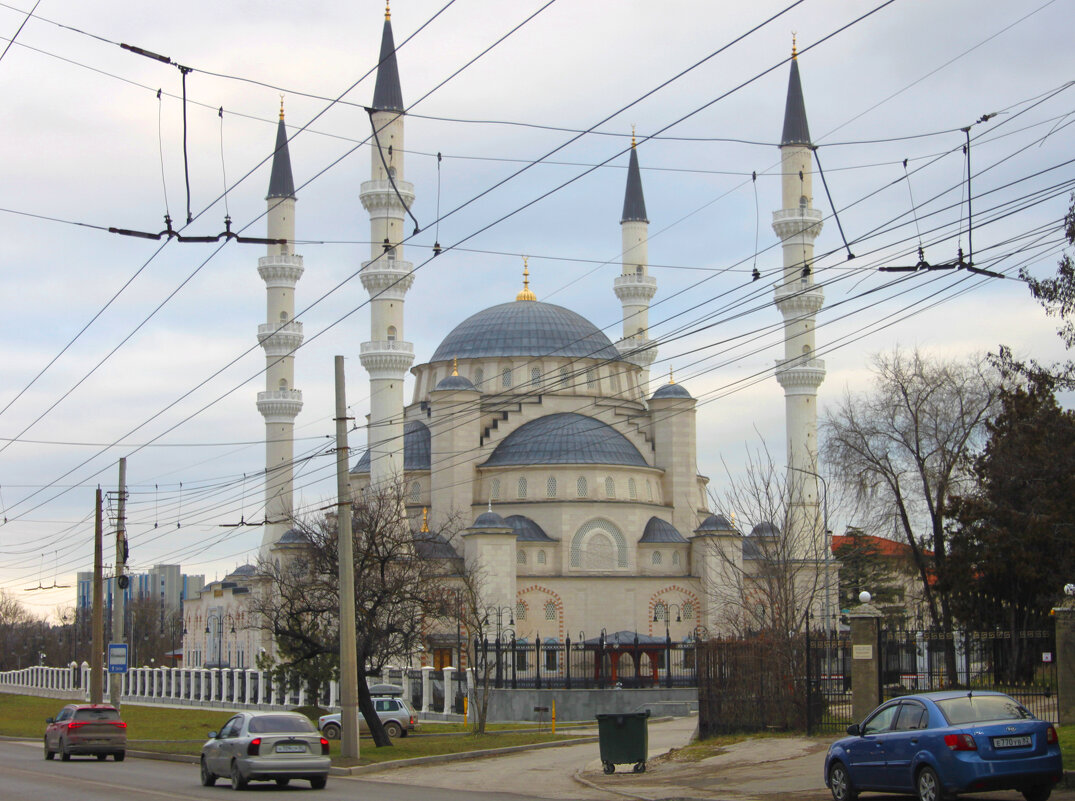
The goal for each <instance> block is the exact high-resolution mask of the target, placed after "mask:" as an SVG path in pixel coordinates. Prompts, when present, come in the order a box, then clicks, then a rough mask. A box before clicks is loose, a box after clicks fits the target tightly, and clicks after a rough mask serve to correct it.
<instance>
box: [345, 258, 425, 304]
mask: <svg viewBox="0 0 1075 801" xmlns="http://www.w3.org/2000/svg"><path fill="white" fill-rule="evenodd" d="M358 277H359V278H360V279H361V280H362V286H364V287H365V288H366V291H367V292H369V293H370V298H371V299H374V300H403V299H404V298H405V297H406V295H407V290H409V289H410V288H411V285H412V284H413V283H414V265H413V264H411V263H410V262H409V261H403V260H402V259H390V258H388V257H387V254H386V255H385V256H383V257H381V258H379V259H372V260H371V261H365V262H362V271H361V272H360V273H359V274H358Z"/></svg>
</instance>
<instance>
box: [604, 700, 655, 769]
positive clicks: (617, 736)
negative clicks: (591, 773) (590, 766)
mask: <svg viewBox="0 0 1075 801" xmlns="http://www.w3.org/2000/svg"><path fill="white" fill-rule="evenodd" d="M648 719H649V710H646V711H645V712H623V713H610V714H602V715H598V716H597V734H598V740H599V742H600V745H601V764H602V765H603V766H604V768H605V773H615V772H616V765H622V764H629V763H632V762H633V763H634V766H635V767H634V772H635V773H645V771H646V756H647V754H648V752H649V720H648Z"/></svg>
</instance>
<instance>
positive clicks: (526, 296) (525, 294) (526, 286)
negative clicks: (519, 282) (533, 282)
mask: <svg viewBox="0 0 1075 801" xmlns="http://www.w3.org/2000/svg"><path fill="white" fill-rule="evenodd" d="M527 261H528V259H527V257H526V256H523V289H522V291H521V292H520V293H519V294H518V295H516V296H515V299H516V300H537V295H535V294H534V293H533V292H531V291H530V268H529V267H528V266H527Z"/></svg>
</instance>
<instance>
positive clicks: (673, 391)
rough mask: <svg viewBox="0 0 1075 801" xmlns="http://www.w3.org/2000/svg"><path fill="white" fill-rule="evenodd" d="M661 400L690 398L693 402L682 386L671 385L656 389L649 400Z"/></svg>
mask: <svg viewBox="0 0 1075 801" xmlns="http://www.w3.org/2000/svg"><path fill="white" fill-rule="evenodd" d="M661 398H690V399H691V400H693V398H691V393H689V392H687V390H685V389H684V388H683V385H682V384H673V383H668V384H665V385H664V386H661V387H657V391H656V392H654V393H653V396H652V397H651V398H650V400H660V399H661Z"/></svg>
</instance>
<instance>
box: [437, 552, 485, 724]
mask: <svg viewBox="0 0 1075 801" xmlns="http://www.w3.org/2000/svg"><path fill="white" fill-rule="evenodd" d="M458 567H459V571H458V573H457V575H456V576H454V577H453V580H452V586H451V587H450V588H448V589H447V594H446V596H445V614H444V616H443V617H444V619H451V618H453V617H454V616H458V622H459V625H461V626H462V628H463V630H464V631H465V632H466V641H467V642H468V643H471V644H473V643H474V642H475V637H476V636H479V635H480V632H481V631H482V626H483V623H484V622H485V621H486V618H487V614H488V613H487V612H486V610H487V608H488V604H487V602H486V598H485V591H486V573H485V569H484V568H483V567H482V565H481V564H480V563H478V562H475V561H472V562H471V563H470V564H468V565H466V566H465V567H464V566H463V565H462V564H461V563H460V564H459V565H458ZM475 657H476V659H477V662H476V663H475V664H473V665H472V669H473V671H474V676H475V677H476V681H477V689H478V694H477V699H476V702H475V704H474V705H473V706H471V707H470V708H469V709H468V712H469V713H470V715H472V720H473V724H472V725H473V729H474V733H475V734H485V722H486V720H487V719H488V714H489V697H490V689H491V687H490V676H491V675H492V670H493V665H492V663H491V662H490V661H489V659H488V658H487V655H486V654H485V653H484V651H483V653H481V654H478V652H477V649H475ZM460 658H462V657H460Z"/></svg>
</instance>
